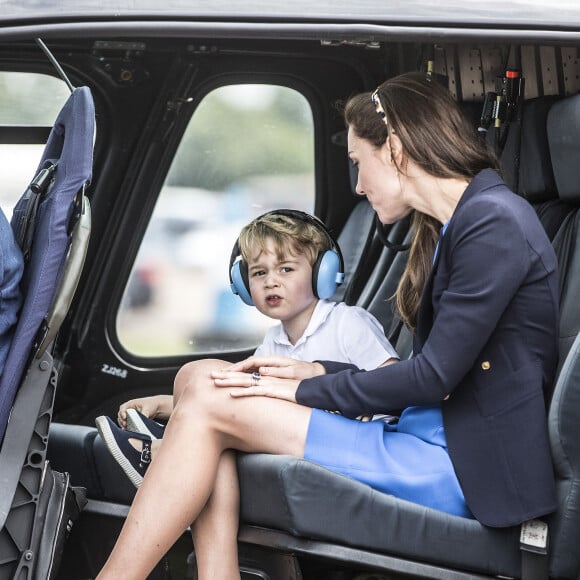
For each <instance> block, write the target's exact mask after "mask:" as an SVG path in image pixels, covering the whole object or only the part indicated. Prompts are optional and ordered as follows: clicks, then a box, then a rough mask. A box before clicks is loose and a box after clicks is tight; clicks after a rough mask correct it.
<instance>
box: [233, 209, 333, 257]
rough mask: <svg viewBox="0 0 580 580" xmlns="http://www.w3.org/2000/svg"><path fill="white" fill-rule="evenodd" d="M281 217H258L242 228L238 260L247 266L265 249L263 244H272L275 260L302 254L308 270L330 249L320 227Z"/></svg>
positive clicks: (267, 215) (284, 215)
mask: <svg viewBox="0 0 580 580" xmlns="http://www.w3.org/2000/svg"><path fill="white" fill-rule="evenodd" d="M315 219H316V218H312V222H310V220H306V219H302V218H300V217H298V216H292V215H286V214H284V213H276V212H270V213H267V214H265V215H263V216H260V217H258V218H256V219H255V220H253V221H252V222H250V223H249V224H248V225H247V226H244V228H243V229H242V231H241V232H240V236H239V238H238V245H239V249H240V254H241V256H242V260H243V261H244V262H245V263H246V264H249V263H250V261H251V260H252V259H254V258H256V257H257V256H259V255H260V253H261V252H263V251H265V249H266V241H267V240H272V241H273V243H274V247H275V249H276V256H277V258H278V259H279V260H282V259H283V258H284V256H286V255H288V254H290V255H292V256H296V255H300V254H303V255H305V256H306V258H307V259H308V261H309V262H310V265H311V266H314V263H315V262H316V260H317V258H318V256H319V255H320V254H321V253H323V252H325V251H326V250H331V249H332V248H333V246H334V244H333V241H332V239H331V238H330V236H329V234H328V233H327V232H326V231H325V229H324V226H323V225H322V224H321V225H320V226H317V225H316V224H315V223H314V220H315Z"/></svg>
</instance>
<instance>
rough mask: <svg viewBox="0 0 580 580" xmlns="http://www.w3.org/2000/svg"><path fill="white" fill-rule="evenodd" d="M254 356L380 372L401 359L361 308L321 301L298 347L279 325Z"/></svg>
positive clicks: (376, 321)
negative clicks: (387, 363) (383, 366)
mask: <svg viewBox="0 0 580 580" xmlns="http://www.w3.org/2000/svg"><path fill="white" fill-rule="evenodd" d="M255 354H257V355H261V356H269V355H276V356H286V357H290V358H295V359H298V360H304V361H314V360H333V361H339V362H346V363H351V364H354V365H356V366H357V367H358V368H359V369H365V370H371V369H374V368H377V367H378V366H379V365H381V364H382V363H384V362H385V361H386V360H388V359H390V358H399V355H398V354H397V352H396V351H395V349H394V348H393V346H392V345H391V343H390V342H389V341H388V340H387V338H386V337H385V333H384V331H383V327H382V326H381V324H380V322H379V321H378V320H377V319H376V318H375V317H374V316H373V315H372V314H370V313H369V312H367V311H366V310H365V309H364V308H361V307H359V306H347V305H346V304H344V303H343V302H339V303H337V302H331V301H329V300H319V301H318V304H317V305H316V308H315V309H314V312H313V313H312V317H311V318H310V322H309V323H308V326H307V327H306V330H305V331H304V334H303V335H302V336H301V337H300V339H299V340H298V341H297V342H296V344H294V345H293V344H290V341H289V340H288V335H287V334H286V331H285V330H284V328H283V326H282V324H281V323H280V324H277V325H276V326H274V327H272V328H270V329H269V330H268V332H267V333H266V336H265V338H264V342H262V344H261V345H260V346H259V347H258V348H257V349H256V352H255Z"/></svg>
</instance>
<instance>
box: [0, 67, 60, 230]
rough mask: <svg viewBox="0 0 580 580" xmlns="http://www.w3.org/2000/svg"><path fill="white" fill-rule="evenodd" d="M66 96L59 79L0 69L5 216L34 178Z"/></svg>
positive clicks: (0, 190)
mask: <svg viewBox="0 0 580 580" xmlns="http://www.w3.org/2000/svg"><path fill="white" fill-rule="evenodd" d="M69 95H70V92H69V90H68V87H67V85H66V84H65V83H64V82H63V81H62V80H60V79H57V78H54V77H51V76H48V75H44V74H36V73H19V72H5V71H0V159H2V163H1V164H0V207H2V210H3V211H4V213H5V214H6V216H7V217H8V219H10V216H11V215H12V208H13V206H14V204H15V203H16V201H17V200H18V199H19V198H20V196H21V195H22V194H23V193H24V190H25V189H26V187H27V186H28V184H29V183H30V181H31V180H32V178H33V177H34V173H35V171H36V168H37V166H38V163H39V161H40V158H41V156H42V151H43V150H44V144H45V142H46V139H47V137H48V133H49V131H50V128H51V127H52V125H53V123H54V121H55V119H56V116H57V115H58V113H59V111H60V109H61V108H62V106H63V105H64V103H65V102H66V100H67V98H68V97H69Z"/></svg>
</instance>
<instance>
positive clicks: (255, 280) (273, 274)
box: [248, 239, 317, 327]
mask: <svg viewBox="0 0 580 580" xmlns="http://www.w3.org/2000/svg"><path fill="white" fill-rule="evenodd" d="M248 278H249V283H250V293H251V295H252V299H253V301H254V304H255V305H256V308H257V309H258V310H259V311H260V312H261V313H262V314H265V315H266V316H269V317H270V318H274V319H276V320H280V321H281V322H282V323H283V324H284V327H286V325H288V324H293V323H297V322H300V321H303V322H305V323H306V324H307V323H308V321H309V320H310V316H311V315H312V312H313V310H314V307H315V306H316V302H317V299H316V297H315V296H314V293H313V291H312V266H311V265H310V262H309V261H308V258H307V257H306V256H305V255H304V254H296V255H292V254H290V253H287V254H285V255H284V256H283V257H282V260H280V259H279V258H278V255H277V253H276V248H275V246H274V242H273V241H272V240H271V239H267V240H266V244H265V251H263V252H261V253H260V254H259V255H257V256H254V257H253V258H252V259H251V260H250V262H249V263H248Z"/></svg>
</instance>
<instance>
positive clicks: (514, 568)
mask: <svg viewBox="0 0 580 580" xmlns="http://www.w3.org/2000/svg"><path fill="white" fill-rule="evenodd" d="M238 470H239V476H240V490H241V497H242V500H241V506H242V508H241V510H242V511H241V520H242V522H243V523H247V524H254V525H258V526H264V527H268V528H274V529H278V530H283V531H285V532H288V533H291V534H293V535H295V536H303V537H307V538H311V539H320V540H326V541H330V542H334V543H338V544H342V545H346V546H351V547H357V548H363V549H367V550H371V551H376V552H380V553H384V554H389V555H393V556H400V557H405V558H408V559H412V560H416V561H423V562H429V563H433V564H439V565H445V566H447V567H450V568H457V569H461V570H472V571H474V572H480V573H485V574H493V575H497V574H501V575H505V576H514V577H518V576H519V573H520V551H519V527H515V528H501V529H500V528H489V527H485V526H483V525H481V524H480V523H479V522H478V521H476V520H471V519H466V518H460V517H456V516H451V515H449V514H446V513H443V512H439V511H437V510H433V509H430V508H426V507H423V506H420V505H418V504H413V503H410V502H407V501H403V500H399V499H397V498H395V497H393V496H390V495H386V494H383V493H380V492H377V491H375V490H373V489H372V488H370V487H369V486H367V485H364V484H361V483H359V482H357V481H354V480H352V479H349V478H347V477H344V476H341V475H337V474H335V473H333V472H332V471H329V470H328V469H325V468H323V467H320V466H318V465H315V464H314V463H311V462H309V461H307V460H305V459H297V458H295V457H290V456H283V455H266V454H240V455H239V457H238Z"/></svg>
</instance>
